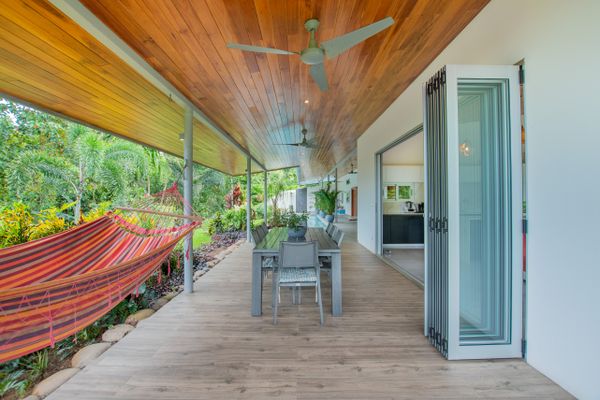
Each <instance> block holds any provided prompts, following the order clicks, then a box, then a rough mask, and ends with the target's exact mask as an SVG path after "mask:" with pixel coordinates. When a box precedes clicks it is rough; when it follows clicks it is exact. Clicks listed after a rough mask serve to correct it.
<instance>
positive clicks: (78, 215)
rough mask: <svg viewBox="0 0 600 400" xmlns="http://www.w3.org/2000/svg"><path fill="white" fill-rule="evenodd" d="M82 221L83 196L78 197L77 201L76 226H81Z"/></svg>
mask: <svg viewBox="0 0 600 400" xmlns="http://www.w3.org/2000/svg"><path fill="white" fill-rule="evenodd" d="M80 220H81V196H79V195H77V199H75V225H79V221H80Z"/></svg>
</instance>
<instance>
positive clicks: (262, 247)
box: [254, 228, 340, 253]
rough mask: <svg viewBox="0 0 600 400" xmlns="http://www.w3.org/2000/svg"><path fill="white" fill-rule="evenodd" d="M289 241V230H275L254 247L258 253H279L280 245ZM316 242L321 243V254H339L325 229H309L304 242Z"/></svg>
mask: <svg viewBox="0 0 600 400" xmlns="http://www.w3.org/2000/svg"><path fill="white" fill-rule="evenodd" d="M286 240H288V229H287V228H273V229H271V230H270V231H269V233H268V234H267V236H265V238H264V239H263V240H262V241H260V243H257V244H256V246H255V247H254V252H256V253H278V252H279V243H280V242H283V241H286ZM312 240H314V241H316V242H317V243H319V253H321V252H327V253H339V252H340V248H339V247H338V245H337V244H336V243H335V242H334V241H333V239H332V238H331V237H330V236H329V235H328V234H327V232H325V230H324V229H323V228H308V230H307V231H306V238H305V239H304V240H303V241H312Z"/></svg>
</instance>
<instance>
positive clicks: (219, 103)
mask: <svg viewBox="0 0 600 400" xmlns="http://www.w3.org/2000/svg"><path fill="white" fill-rule="evenodd" d="M488 1H489V0H452V1H439V0H387V1H381V0H297V1H296V0H286V1H281V0H254V1H249V0H177V1H173V0H160V1H156V0H81V2H82V3H83V4H84V5H85V6H86V7H87V8H88V9H89V10H90V11H91V12H93V13H94V14H95V15H96V16H97V17H98V18H99V19H100V20H102V21H103V22H104V23H105V24H106V25H107V26H108V27H109V28H110V29H112V30H113V31H114V32H115V33H116V34H117V35H119V36H120V37H121V38H122V39H123V40H124V41H125V42H126V43H128V44H129V45H130V46H131V47H132V48H133V49H134V50H135V51H137V52H138V53H139V54H140V55H141V56H142V57H143V58H144V59H145V60H146V61H147V62H148V63H149V64H150V65H152V66H153V67H154V68H155V69H156V70H157V71H158V72H159V73H161V74H162V75H163V76H164V77H165V78H166V79H168V80H169V81H170V82H171V83H172V84H173V85H174V86H175V87H177V88H178V89H179V90H180V91H181V92H182V93H183V94H184V95H185V96H187V97H188V98H189V99H190V100H191V101H192V102H193V103H194V104H195V105H196V106H197V107H198V108H200V109H201V110H202V111H203V112H204V113H206V115H207V116H208V117H209V118H210V119H211V120H213V121H214V122H215V123H216V124H218V125H219V126H220V127H221V128H222V129H223V130H225V131H226V132H228V133H229V134H230V135H231V136H232V137H233V138H234V139H235V140H237V141H238V142H239V143H240V144H242V146H244V147H245V148H246V149H248V150H249V151H250V152H251V153H252V154H253V155H255V156H256V158H257V159H258V160H260V161H262V162H263V163H264V164H265V165H266V167H267V168H268V169H277V168H282V167H287V166H291V165H301V166H303V168H304V169H305V170H306V171H303V172H304V173H305V174H306V175H307V176H311V175H312V176H315V175H319V174H322V173H324V172H327V171H328V170H329V169H330V168H331V167H332V166H333V165H335V164H336V162H338V161H340V160H341V159H343V158H344V157H345V156H346V155H347V154H348V153H349V152H350V151H352V150H353V149H354V147H355V144H356V139H357V138H358V137H359V136H360V135H361V134H362V133H363V132H364V131H365V130H366V129H367V128H368V127H369V126H370V125H371V124H372V123H373V122H374V121H375V119H377V117H379V115H381V113H382V112H383V111H385V110H386V109H387V108H388V107H389V106H390V104H391V103H392V102H393V101H394V100H395V99H396V98H397V97H398V96H399V95H400V94H401V93H402V92H403V91H404V90H405V89H406V87H407V86H408V85H409V84H410V83H412V81H413V80H414V79H415V78H416V77H417V76H418V75H419V74H420V73H421V72H422V71H423V70H424V68H425V67H426V66H427V65H428V64H429V63H430V62H431V61H432V60H433V59H434V58H435V57H436V56H437V55H438V54H439V53H440V52H441V51H442V50H443V49H444V48H445V47H446V46H447V45H448V43H450V41H451V40H452V39H454V37H456V35H457V34H458V33H459V32H460V31H461V30H462V29H463V28H464V27H465V26H466V25H467V24H468V23H469V22H470V21H471V20H472V19H473V18H474V17H475V16H476V15H477V14H478V13H479V11H481V9H482V8H483V7H484V6H485V5H486V4H487V3H488ZM386 16H391V17H393V18H394V19H395V21H396V23H395V24H394V25H392V26H391V27H390V28H388V29H386V30H385V31H383V32H381V33H379V34H377V35H375V36H373V37H371V38H369V39H368V40H366V41H365V42H363V43H361V44H359V45H357V46H355V47H353V48H352V49H350V50H348V51H347V52H345V53H343V54H341V55H339V56H338V57H336V58H335V59H333V60H326V61H325V69H326V73H327V77H328V80H329V85H330V88H329V90H328V91H327V92H321V91H320V90H319V89H318V88H317V86H316V85H315V84H314V83H313V81H312V80H311V78H310V75H309V69H308V66H306V65H304V64H302V63H301V61H300V60H299V58H298V57H297V56H283V55H275V54H258V53H248V52H242V51H239V50H232V49H228V48H227V47H226V44H227V43H228V42H237V43H244V44H251V45H256V46H264V47H275V48H281V49H288V50H291V51H299V50H301V49H303V48H305V47H306V45H307V42H308V33H307V32H306V31H305V29H304V21H305V20H306V19H309V18H315V17H316V18H318V19H319V20H320V22H321V24H320V26H319V29H318V31H317V40H318V41H319V42H322V41H324V40H328V39H331V38H334V37H336V36H339V35H342V34H344V33H347V32H350V31H352V30H354V29H358V28H360V27H362V26H365V25H367V24H370V23H373V22H375V21H377V20H380V19H382V18H384V17H386ZM305 99H308V100H309V103H308V104H305V103H304V100H305ZM302 126H305V127H306V128H307V129H308V135H307V136H308V138H309V139H310V138H312V137H315V138H316V140H317V142H318V143H319V148H317V149H314V150H310V149H305V150H302V149H298V148H296V147H291V146H276V145H275V144H281V143H288V142H297V141H299V140H301V138H302V136H301V129H302ZM307 171H308V172H307Z"/></svg>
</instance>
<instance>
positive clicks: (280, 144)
mask: <svg viewBox="0 0 600 400" xmlns="http://www.w3.org/2000/svg"><path fill="white" fill-rule="evenodd" d="M274 144H275V146H300V143H274Z"/></svg>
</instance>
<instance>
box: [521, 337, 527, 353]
mask: <svg viewBox="0 0 600 400" xmlns="http://www.w3.org/2000/svg"><path fill="white" fill-rule="evenodd" d="M521 354H522V355H523V357H525V356H526V355H527V340H525V339H521Z"/></svg>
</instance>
